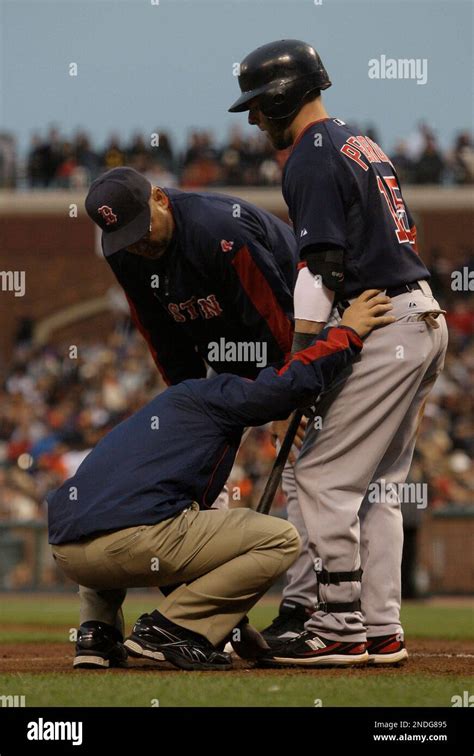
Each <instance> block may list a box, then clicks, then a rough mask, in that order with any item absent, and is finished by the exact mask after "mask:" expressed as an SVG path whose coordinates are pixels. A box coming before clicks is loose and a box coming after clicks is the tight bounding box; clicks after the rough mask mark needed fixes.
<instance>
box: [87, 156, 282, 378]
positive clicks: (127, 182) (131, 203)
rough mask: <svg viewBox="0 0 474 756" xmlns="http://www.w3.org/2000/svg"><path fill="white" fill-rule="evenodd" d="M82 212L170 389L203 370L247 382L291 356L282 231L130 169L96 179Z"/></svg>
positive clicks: (214, 198)
mask: <svg viewBox="0 0 474 756" xmlns="http://www.w3.org/2000/svg"><path fill="white" fill-rule="evenodd" d="M85 204H86V210H87V212H88V214H89V216H90V217H91V218H92V220H93V221H94V222H95V223H96V224H97V225H98V226H99V227H100V228H101V229H102V249H103V253H104V255H105V259H106V260H107V262H108V264H109V265H110V267H111V268H112V270H113V272H114V274H115V276H116V278H117V280H118V282H119V283H120V285H121V286H122V287H123V289H124V291H125V294H126V296H127V298H128V301H129V304H130V310H131V314H132V318H133V320H134V321H135V324H136V325H137V327H138V329H139V330H140V331H141V333H142V334H143V336H144V337H145V338H146V340H147V341H148V344H149V347H150V351H151V353H152V355H153V358H154V360H155V362H156V365H157V367H158V369H159V370H160V372H161V374H162V376H163V379H164V380H165V382H166V383H167V384H168V385H174V384H177V383H179V382H180V381H182V380H186V379H188V378H202V377H204V376H205V375H206V371H207V367H208V366H209V367H211V368H212V369H213V371H214V372H216V373H222V372H231V373H235V374H236V375H241V376H246V377H249V378H255V377H256V375H257V374H258V372H259V370H260V369H261V368H262V367H266V366H267V365H271V364H273V363H277V362H278V361H280V360H282V359H283V358H284V356H285V354H287V353H288V352H289V351H290V349H291V341H292V333H293V288H294V284H295V280H296V263H297V253H296V240H295V237H294V233H293V231H292V230H291V229H290V227H289V226H288V225H287V224H286V223H284V222H283V221H281V220H279V219H278V218H276V217H275V216H273V215H271V213H268V212H266V211H264V210H259V209H258V208H257V207H255V206H254V205H251V204H250V203H248V202H244V201H243V200H241V199H237V198H234V197H229V196H226V195H217V194H199V193H196V192H183V191H180V190H178V189H169V188H166V189H162V188H160V187H157V186H153V187H152V185H151V184H150V182H149V181H147V179H146V178H145V177H144V176H142V175H141V174H139V173H138V172H137V171H135V170H133V169H132V168H115V169H113V170H111V171H107V173H104V174H103V175H102V176H100V177H99V178H98V179H96V181H94V182H93V183H92V184H91V187H90V189H89V192H88V195H87V198H86V203H85ZM245 344H247V345H249V344H252V345H257V346H258V348H255V349H254V350H253V351H252V350H251V349H250V348H248V347H247V349H244V348H243V347H242V345H245ZM228 345H235V346H236V348H235V349H230V348H228V349H226V347H227V346H228ZM239 345H241V348H240V349H239V348H237V347H238V346H239ZM216 346H217V348H216Z"/></svg>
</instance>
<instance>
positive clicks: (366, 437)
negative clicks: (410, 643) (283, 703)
mask: <svg viewBox="0 0 474 756" xmlns="http://www.w3.org/2000/svg"><path fill="white" fill-rule="evenodd" d="M239 85H240V88H241V96H240V97H239V98H238V99H237V101H236V102H235V103H234V105H233V106H232V107H231V108H230V111H231V112H240V111H249V116H248V120H249V123H250V124H254V125H257V126H258V127H259V128H260V129H261V130H263V131H265V132H266V134H267V136H268V138H269V139H270V141H271V142H272V144H273V145H274V146H275V147H276V148H277V149H282V148H286V147H288V146H290V145H291V146H292V151H291V154H290V157H289V159H288V161H287V163H286V165H285V169H284V174H283V196H284V198H285V201H286V203H287V205H288V210H289V215H290V218H291V220H292V222H293V227H294V230H295V233H296V238H297V241H298V251H299V257H300V269H299V274H298V279H297V283H296V286H295V294H294V307H295V337H294V347H293V348H294V349H296V350H299V349H301V348H302V346H304V344H305V343H306V342H307V340H308V339H311V337H312V334H314V333H317V332H318V330H320V329H321V328H322V327H323V325H324V324H325V323H330V324H332V323H336V322H338V321H339V318H340V314H341V313H342V312H344V310H345V308H346V307H347V305H348V303H350V302H351V301H353V299H354V297H356V296H357V295H358V294H359V293H360V292H361V291H362V290H363V289H365V288H366V287H368V286H370V287H377V288H380V289H382V290H384V291H385V292H386V293H387V294H388V295H389V296H390V297H391V298H392V302H393V305H394V309H393V313H394V315H395V317H396V322H395V323H393V324H392V325H390V326H388V328H386V329H383V330H380V331H374V332H373V333H372V334H371V335H370V337H369V338H368V339H367V343H366V346H365V348H364V354H363V356H362V358H361V360H360V361H358V362H357V363H356V364H354V366H353V369H352V372H351V374H350V375H348V376H347V378H346V380H345V381H343V382H342V383H341V384H340V385H339V386H337V387H334V388H333V389H332V391H330V392H329V394H328V395H327V396H325V397H323V398H321V401H320V402H319V403H318V405H317V406H316V408H315V416H314V417H313V418H312V420H311V421H310V422H308V430H307V433H306V436H305V440H304V443H303V446H302V449H301V451H300V454H299V456H298V459H297V462H296V466H295V477H296V484H297V502H298V504H299V507H300V509H301V512H302V516H303V519H304V523H305V526H306V529H307V533H308V538H309V543H310V550H312V552H313V558H314V567H315V580H314V583H313V585H314V587H315V588H316V597H315V595H314V591H313V590H310V591H308V590H307V584H306V583H305V584H304V585H300V586H298V584H296V583H294V584H293V586H291V590H292V592H293V595H290V593H289V592H288V588H287V590H286V594H285V599H286V600H287V601H288V603H290V604H292V605H293V606H294V607H296V608H297V609H298V610H299V614H298V613H297V612H296V613H295V619H296V623H300V624H301V622H302V621H303V620H302V619H301V617H302V615H303V617H304V609H305V607H312V612H311V616H310V617H309V619H308V620H307V621H306V623H305V625H304V628H305V629H304V630H303V632H302V633H300V634H298V635H296V636H295V637H293V638H291V639H289V640H285V636H286V638H288V634H287V633H285V632H284V630H285V623H287V622H288V615H290V616H291V610H290V611H288V612H286V614H283V613H280V616H279V617H277V618H276V620H275V622H274V623H273V624H272V626H271V627H270V628H268V629H267V631H266V632H264V636H265V637H266V639H267V641H268V642H269V643H270V645H272V646H273V649H274V655H273V659H272V658H270V657H269V659H268V663H269V664H277V665H286V664H301V665H305V666H314V665H324V664H341V665H344V664H355V663H358V662H363V661H365V660H366V658H367V656H368V659H369V661H370V662H372V663H377V664H396V663H399V662H401V661H403V660H404V659H406V658H407V651H406V648H405V643H404V636H403V629H402V626H401V624H400V598H401V597H400V593H401V592H400V571H401V570H400V564H401V556H402V541H403V529H402V516H401V512H400V503H399V501H398V500H394V499H396V497H394V496H386V495H384V494H385V489H386V488H387V487H390V490H391V491H393V490H395V491H396V490H397V486H399V485H400V484H402V483H404V481H405V479H406V477H407V474H408V471H409V468H410V464H411V459H412V455H413V450H414V445H415V437H416V430H417V426H418V423H419V421H420V418H421V415H422V411H423V406H424V403H425V401H426V398H427V396H428V394H429V392H430V389H431V388H432V386H433V384H434V382H435V380H436V377H437V375H438V374H439V373H440V371H441V370H442V367H443V362H444V355H445V351H446V345H447V329H446V324H445V320H444V317H443V315H442V311H441V310H440V307H439V305H438V303H437V302H436V301H435V300H434V298H433V296H432V293H431V289H430V286H429V284H428V279H429V272H428V270H427V269H426V267H425V265H424V264H423V262H422V260H421V259H420V257H419V256H418V254H417V250H416V229H415V226H414V223H413V219H412V216H411V214H410V212H409V210H408V208H407V206H406V204H405V202H404V199H403V196H402V192H401V189H400V184H399V181H398V177H397V174H396V171H395V170H394V167H393V165H392V163H391V162H390V160H389V159H388V157H387V156H386V155H385V153H384V152H383V151H382V150H381V148H380V147H379V146H378V145H377V144H375V143H374V142H373V141H372V140H371V139H369V138H368V137H365V136H362V135H360V134H358V133H357V132H355V131H353V130H351V129H350V128H348V126H347V125H346V124H345V123H344V121H342V120H340V119H338V118H330V117H329V116H328V114H327V112H326V110H325V107H324V105H323V102H322V99H321V91H322V90H325V89H327V88H328V87H329V86H331V82H330V80H329V77H328V74H327V72H326V70H325V68H324V66H323V64H322V62H321V59H320V57H319V55H318V54H317V52H316V51H315V50H314V48H313V47H311V46H310V45H308V44H306V43H304V42H300V41H298V40H281V41H278V42H273V43H270V44H267V45H263V46H262V47H259V48H258V49H257V50H254V51H253V52H252V53H250V54H249V55H248V56H247V57H246V58H245V59H244V60H243V61H242V63H241V66H240V76H239ZM369 492H370V494H369ZM412 505H413V506H416V502H413V504H412ZM293 506H295V503H293ZM303 558H305V557H303ZM295 568H296V565H295ZM301 574H302V575H307V574H308V573H307V570H306V569H305V568H303V567H302V569H301ZM316 581H317V582H316ZM302 597H304V598H305V600H303V601H302V600H301V599H302ZM315 599H316V600H315ZM293 611H295V610H293ZM296 623H294V624H296ZM293 635H295V634H294V633H293Z"/></svg>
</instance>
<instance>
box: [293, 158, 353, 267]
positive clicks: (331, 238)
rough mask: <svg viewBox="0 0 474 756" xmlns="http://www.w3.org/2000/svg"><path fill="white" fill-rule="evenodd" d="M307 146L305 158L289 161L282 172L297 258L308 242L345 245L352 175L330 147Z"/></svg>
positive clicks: (301, 255) (308, 244)
mask: <svg viewBox="0 0 474 756" xmlns="http://www.w3.org/2000/svg"><path fill="white" fill-rule="evenodd" d="M309 149H311V150H312V152H311V154H310V155H309V156H308V159H307V160H305V161H304V160H303V159H302V158H303V157H304V156H300V157H299V158H298V159H297V160H295V161H291V162H290V164H289V166H288V170H287V171H286V173H285V191H284V194H285V199H286V202H287V204H288V210H289V214H290V218H291V220H292V222H293V228H294V230H295V234H296V240H297V244H298V252H299V255H300V257H304V254H302V252H303V250H304V248H305V247H308V246H311V245H324V244H329V245H336V246H338V247H342V248H344V249H345V248H346V247H347V236H346V208H347V205H348V203H349V198H350V194H351V191H352V179H351V176H350V174H349V172H346V171H345V170H344V168H343V166H341V165H340V163H339V161H336V160H335V159H334V156H333V154H332V151H331V149H329V148H328V149H324V148H323V147H311V148H309ZM307 150H308V147H306V151H307ZM318 151H319V152H318Z"/></svg>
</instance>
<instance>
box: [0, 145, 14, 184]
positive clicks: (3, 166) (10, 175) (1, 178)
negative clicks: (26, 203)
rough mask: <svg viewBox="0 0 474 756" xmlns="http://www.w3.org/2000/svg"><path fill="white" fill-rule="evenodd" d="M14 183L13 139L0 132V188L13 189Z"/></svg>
mask: <svg viewBox="0 0 474 756" xmlns="http://www.w3.org/2000/svg"><path fill="white" fill-rule="evenodd" d="M15 183H16V147H15V137H14V136H13V135H12V134H9V133H8V132H6V131H1V132H0V188H1V189H13V188H14V186H15Z"/></svg>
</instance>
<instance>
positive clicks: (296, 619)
mask: <svg viewBox="0 0 474 756" xmlns="http://www.w3.org/2000/svg"><path fill="white" fill-rule="evenodd" d="M310 616H311V612H310V611H309V610H308V609H306V607H304V606H303V605H302V604H298V603H297V602H296V601H288V600H287V599H284V600H283V601H282V602H281V604H280V608H279V610H278V616H277V617H275V619H274V620H273V622H272V624H271V625H269V626H268V627H266V628H265V630H261V631H260V634H261V635H262V636H263V637H264V638H265V640H266V642H267V643H268V645H269V646H270V648H277V647H278V646H280V645H281V644H282V643H286V641H289V640H291V639H292V638H296V637H297V636H298V635H301V633H302V632H303V630H304V624H305V622H307V621H308V620H309V618H310Z"/></svg>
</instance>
